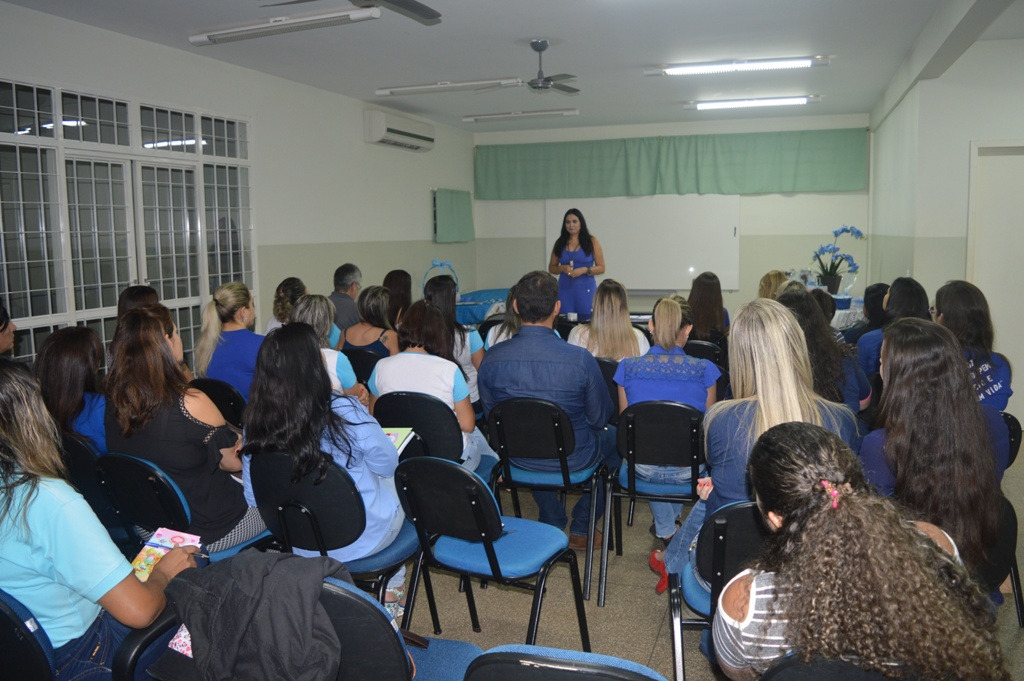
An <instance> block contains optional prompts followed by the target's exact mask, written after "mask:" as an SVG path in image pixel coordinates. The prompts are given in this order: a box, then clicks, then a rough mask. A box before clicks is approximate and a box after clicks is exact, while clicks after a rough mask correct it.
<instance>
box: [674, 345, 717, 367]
mask: <svg viewBox="0 0 1024 681" xmlns="http://www.w3.org/2000/svg"><path fill="white" fill-rule="evenodd" d="M683 352H685V353H686V354H687V355H689V356H690V357H700V358H701V359H707V360H710V361H712V362H714V363H715V364H717V365H718V366H722V348H720V347H718V346H717V345H715V344H714V343H712V342H711V341H702V340H688V341H686V345H684V346H683Z"/></svg>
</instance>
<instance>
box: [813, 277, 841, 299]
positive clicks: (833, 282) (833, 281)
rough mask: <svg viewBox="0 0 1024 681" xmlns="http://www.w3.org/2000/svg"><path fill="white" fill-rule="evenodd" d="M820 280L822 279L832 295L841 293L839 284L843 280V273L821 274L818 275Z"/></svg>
mask: <svg viewBox="0 0 1024 681" xmlns="http://www.w3.org/2000/svg"><path fill="white" fill-rule="evenodd" d="M818 281H820V282H821V283H822V284H823V285H824V286H825V288H827V289H828V292H829V293H831V294H832V295H836V294H837V293H839V284H841V283H842V281H843V275H841V274H820V275H818Z"/></svg>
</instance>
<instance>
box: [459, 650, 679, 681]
mask: <svg viewBox="0 0 1024 681" xmlns="http://www.w3.org/2000/svg"><path fill="white" fill-rule="evenodd" d="M573 679H587V680H588V681H665V677H664V676H662V675H661V674H659V673H658V672H656V671H654V670H653V669H649V668H647V667H645V666H643V665H642V664H637V663H636V662H630V661H629V660H622V659H619V658H617V657H610V656H608V655H598V654H596V653H581V652H578V651H576V650H559V649H558V648H542V647H540V646H524V645H505V646H498V647H497V648H491V649H490V650H488V651H487V652H486V653H484V654H483V655H481V656H480V657H478V658H476V659H475V660H473V662H472V664H470V665H469V669H468V670H467V671H466V676H465V678H464V679H463V681H572V680H573Z"/></svg>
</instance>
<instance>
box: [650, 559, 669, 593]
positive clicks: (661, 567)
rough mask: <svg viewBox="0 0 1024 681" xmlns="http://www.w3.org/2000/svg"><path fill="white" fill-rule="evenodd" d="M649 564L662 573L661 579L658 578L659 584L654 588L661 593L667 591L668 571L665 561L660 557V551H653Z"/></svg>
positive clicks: (655, 570)
mask: <svg viewBox="0 0 1024 681" xmlns="http://www.w3.org/2000/svg"><path fill="white" fill-rule="evenodd" d="M647 564H648V565H650V566H651V569H652V570H654V572H656V573H657V574H659V575H661V579H659V580H658V584H657V586H655V587H654V590H655V591H656V592H658V593H659V594H663V593H665V591H666V590H667V589H668V571H666V570H665V561H663V560H661V559H660V558H658V552H657V551H656V550H655V551H651V555H650V557H649V558H648V559H647Z"/></svg>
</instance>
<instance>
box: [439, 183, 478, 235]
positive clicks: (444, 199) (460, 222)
mask: <svg viewBox="0 0 1024 681" xmlns="http://www.w3.org/2000/svg"><path fill="white" fill-rule="evenodd" d="M473 237H474V233H473V195H472V194H470V193H469V192H465V191H459V190H457V189H435V190H434V241H436V242H437V243H439V244H453V243H459V242H462V241H472V240H473Z"/></svg>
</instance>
